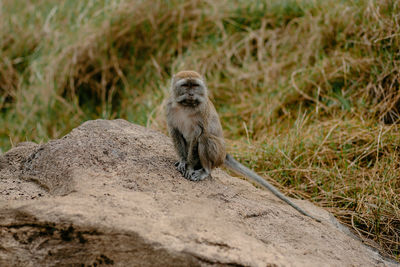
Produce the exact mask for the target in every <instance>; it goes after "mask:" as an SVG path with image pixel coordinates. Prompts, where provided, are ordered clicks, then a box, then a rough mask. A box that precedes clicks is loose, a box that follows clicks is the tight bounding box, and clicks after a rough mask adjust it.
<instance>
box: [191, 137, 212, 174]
mask: <svg viewBox="0 0 400 267" xmlns="http://www.w3.org/2000/svg"><path fill="white" fill-rule="evenodd" d="M210 146H211V147H213V146H214V144H213V143H212V141H211V140H210V138H199V142H198V157H199V160H200V162H201V166H202V168H201V169H199V170H191V171H190V173H189V174H188V177H187V178H188V179H189V180H192V181H202V180H204V179H205V178H207V177H208V176H210V175H211V169H212V168H213V162H212V159H213V156H212V155H210V153H213V152H214V151H213V150H212V149H211V147H210Z"/></svg>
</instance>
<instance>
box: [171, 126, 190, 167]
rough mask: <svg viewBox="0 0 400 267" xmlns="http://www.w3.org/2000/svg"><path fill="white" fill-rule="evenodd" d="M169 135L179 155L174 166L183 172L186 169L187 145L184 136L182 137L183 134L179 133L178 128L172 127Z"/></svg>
mask: <svg viewBox="0 0 400 267" xmlns="http://www.w3.org/2000/svg"><path fill="white" fill-rule="evenodd" d="M171 137H172V140H173V142H174V146H175V149H176V151H177V152H178V156H179V161H177V162H176V163H175V167H176V168H177V170H178V171H179V172H180V173H182V174H184V173H185V171H186V167H187V163H186V161H187V154H188V146H187V143H186V140H185V138H184V137H183V135H182V134H181V132H179V130H178V129H175V128H174V129H172V131H171Z"/></svg>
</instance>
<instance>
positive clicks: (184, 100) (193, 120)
mask: <svg viewBox="0 0 400 267" xmlns="http://www.w3.org/2000/svg"><path fill="white" fill-rule="evenodd" d="M171 90H172V92H171V97H170V98H169V99H168V102H167V105H166V115H167V124H168V129H169V132H170V135H171V137H172V140H173V142H174V147H175V150H176V152H177V154H178V156H179V161H178V162H177V163H175V166H176V167H177V169H178V171H179V172H181V173H182V175H183V176H184V177H185V178H186V179H189V180H191V181H201V180H203V179H205V178H207V177H209V176H211V171H212V169H214V168H216V167H219V166H221V165H223V164H225V166H227V167H228V168H230V169H232V170H234V171H235V172H237V173H239V174H241V175H243V176H245V177H248V178H250V179H252V180H254V181H255V182H257V183H259V184H261V185H262V186H264V187H265V188H267V189H268V190H270V191H271V192H272V193H273V194H274V195H275V196H277V197H278V198H280V199H281V200H283V201H285V202H286V203H288V204H289V205H290V206H292V207H293V208H295V209H296V210H297V211H299V212H300V213H301V214H303V215H305V216H308V217H310V218H312V219H314V220H316V221H317V222H320V220H319V219H317V218H315V217H313V216H311V215H310V214H308V213H307V212H305V211H304V210H303V209H301V208H300V207H299V206H297V205H296V204H294V203H293V202H292V201H291V200H289V198H287V197H286V196H285V195H283V194H282V193H281V192H279V190H278V189H276V188H275V187H274V186H272V185H271V184H269V183H268V182H267V181H265V180H264V179H263V178H261V177H260V176H259V175H257V174H256V173H255V172H253V171H252V170H250V169H248V168H246V167H245V166H243V165H242V164H240V163H239V162H237V161H236V160H235V159H234V158H233V157H232V156H230V155H227V154H226V150H225V141H224V138H223V133H222V127H221V122H220V120H219V116H218V113H217V111H216V110H215V107H214V105H213V104H212V102H211V101H210V100H209V98H208V96H207V91H208V90H207V87H206V86H205V83H204V81H203V79H202V78H201V76H200V75H199V74H198V73H196V72H193V71H182V72H179V73H177V74H176V75H175V76H174V77H173V79H172V83H171Z"/></svg>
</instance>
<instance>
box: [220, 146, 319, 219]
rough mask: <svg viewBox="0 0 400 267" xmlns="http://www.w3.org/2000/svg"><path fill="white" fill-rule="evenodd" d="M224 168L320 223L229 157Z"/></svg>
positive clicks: (227, 156)
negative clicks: (265, 189) (257, 185)
mask: <svg viewBox="0 0 400 267" xmlns="http://www.w3.org/2000/svg"><path fill="white" fill-rule="evenodd" d="M224 164H225V166H226V167H228V168H229V169H231V170H233V171H234V172H236V173H239V174H241V175H243V176H245V177H247V178H250V179H252V180H253V181H255V182H257V183H259V184H261V185H262V186H264V187H265V188H267V189H268V190H269V191H271V192H272V193H273V194H274V195H275V196H277V197H278V198H280V199H281V200H283V201H285V202H286V203H287V204H289V205H290V206H292V207H293V208H295V209H296V210H297V211H298V212H300V213H301V214H303V215H305V216H308V217H310V218H312V219H314V220H316V221H317V222H321V220H319V219H317V218H315V217H314V216H311V215H310V214H308V213H307V212H306V211H304V210H303V209H301V208H300V207H299V206H297V205H296V204H294V203H293V202H292V201H291V200H290V199H288V198H287V197H286V196H285V195H284V194H282V193H281V192H280V191H279V190H278V189H276V188H275V187H274V186H273V185H271V184H270V183H268V182H267V181H265V180H264V179H263V178H261V177H260V176H259V175H257V174H256V173H255V172H253V171H252V170H250V169H249V168H247V167H245V166H243V165H242V164H240V163H239V162H238V161H236V160H235V159H234V158H233V157H232V156H231V155H229V154H227V155H226V158H225V162H224Z"/></svg>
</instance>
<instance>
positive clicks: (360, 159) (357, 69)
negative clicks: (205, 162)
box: [0, 0, 400, 259]
mask: <svg viewBox="0 0 400 267" xmlns="http://www.w3.org/2000/svg"><path fill="white" fill-rule="evenodd" d="M0 7H1V9H0V10H1V11H0V12H1V13H0V111H1V115H0V149H1V150H0V152H5V151H7V150H8V149H9V148H11V147H12V146H13V145H15V144H17V143H18V142H21V141H25V140H31V141H35V142H38V143H40V142H46V141H47V140H49V139H51V138H59V137H61V136H63V135H64V134H66V133H68V132H69V131H70V130H71V129H73V128H74V127H76V126H78V125H79V124H81V123H82V122H83V121H85V120H90V119H96V118H106V119H113V118H125V119H128V120H129V121H131V122H135V123H139V124H142V125H147V126H149V127H153V128H156V129H159V130H161V131H164V132H165V121H164V117H163V113H162V110H163V99H165V97H166V96H167V94H168V85H169V79H170V77H171V75H172V74H173V73H175V72H177V71H179V70H182V69H195V70H198V71H199V72H201V73H202V74H204V75H205V77H206V78H207V83H208V86H209V88H210V92H211V96H212V99H213V101H214V103H215V104H216V107H217V109H218V111H219V113H220V116H221V119H222V123H223V127H224V129H225V136H226V138H227V140H228V144H229V151H230V152H231V153H232V154H234V155H235V156H236V157H237V158H238V159H240V160H241V161H242V162H243V163H245V164H246V165H248V166H249V167H251V168H254V169H255V170H256V171H258V172H259V173H260V174H263V175H264V176H265V177H266V179H268V180H269V181H271V182H272V183H273V184H275V185H276V186H277V187H279V188H280V189H281V190H282V191H284V192H285V193H286V194H287V195H290V196H292V197H297V198H304V199H309V200H311V201H313V202H315V203H316V204H317V205H319V206H321V207H324V208H326V209H327V210H329V211H331V212H332V213H334V214H335V215H336V216H337V218H338V219H339V220H341V221H342V222H343V223H345V224H347V225H349V226H350V227H351V228H353V229H354V230H355V231H356V233H358V234H359V235H360V236H361V237H362V238H363V239H365V240H366V242H369V243H370V244H371V245H373V246H376V247H378V248H379V249H380V251H381V252H383V253H387V254H389V255H391V256H392V257H394V258H396V259H399V257H400V256H399V255H400V209H399V203H400V200H399V196H400V179H399V178H398V174H399V168H400V158H399V157H400V156H399V151H400V147H399V145H400V134H399V130H400V129H399V125H398V122H399V112H400V94H399V79H400V67H399V66H400V57H399V47H400V46H399V44H400V34H399V32H400V22H399V20H400V17H399V15H398V14H400V6H399V2H398V1H394V0H393V1H391V0H383V1H367V0H359V1H356V0H353V1H351V0H349V1H334V0H326V1H317V0H309V1H306V0H286V1H278V0H273V1H244V0H224V1H200V0H190V1H178V0H170V1H161V0H159V1H134V2H132V1H126V0H119V1H106V0H102V1H67V0H62V1H57V3H56V2H54V1H50V0H36V1H28V2H27V1H22V0H17V1H15V0H4V1H2V2H1V4H0ZM372 240H373V241H375V243H372Z"/></svg>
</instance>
